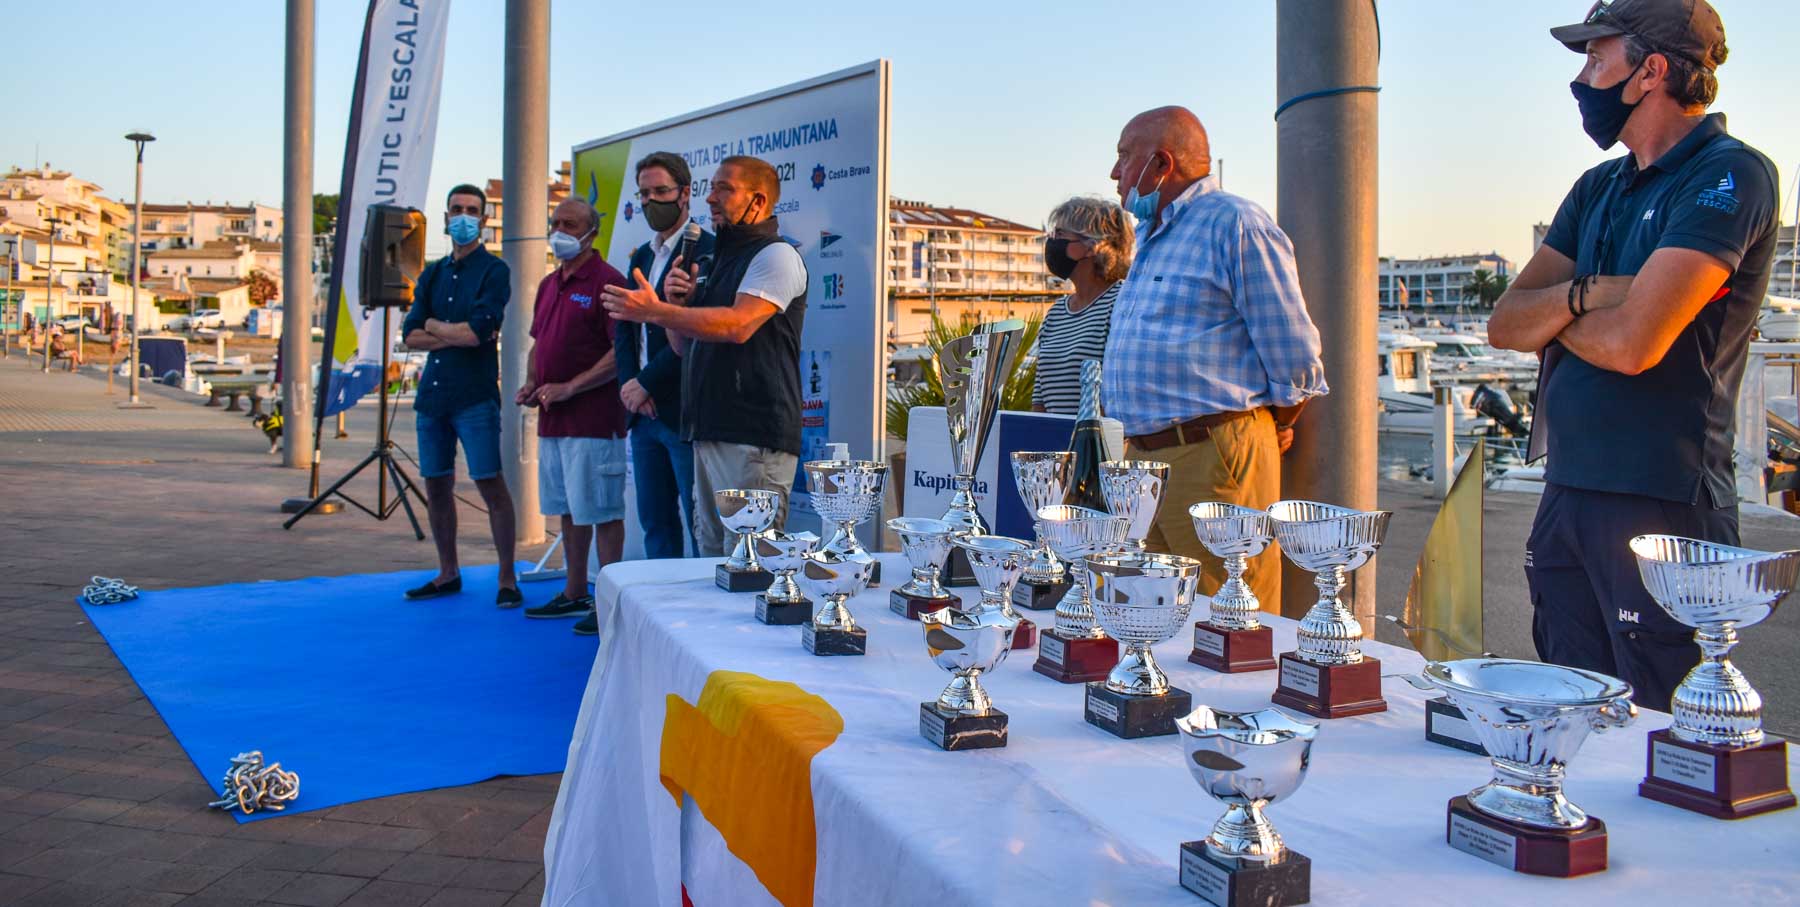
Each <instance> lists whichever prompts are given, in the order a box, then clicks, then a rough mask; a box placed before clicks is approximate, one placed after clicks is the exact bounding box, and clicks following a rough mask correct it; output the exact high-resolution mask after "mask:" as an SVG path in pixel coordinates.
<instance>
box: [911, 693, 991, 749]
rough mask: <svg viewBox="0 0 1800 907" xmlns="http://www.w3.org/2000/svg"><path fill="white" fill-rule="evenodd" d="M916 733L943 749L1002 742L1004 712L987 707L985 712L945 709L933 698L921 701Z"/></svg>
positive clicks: (981, 747) (987, 745) (988, 745)
mask: <svg viewBox="0 0 1800 907" xmlns="http://www.w3.org/2000/svg"><path fill="white" fill-rule="evenodd" d="M919 736H921V737H924V738H925V739H926V740H929V741H931V742H932V743H935V744H937V747H938V749H941V750H944V751H946V752H955V751H957V750H981V749H992V748H993V747H997V746H1005V745H1006V713H1005V712H1002V711H1000V710H999V709H988V713H987V714H986V715H962V714H958V713H956V712H946V711H944V710H942V709H940V708H938V704H937V703H935V702H921V703H919Z"/></svg>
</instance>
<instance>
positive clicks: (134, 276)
mask: <svg viewBox="0 0 1800 907" xmlns="http://www.w3.org/2000/svg"><path fill="white" fill-rule="evenodd" d="M125 140H126V141H128V142H131V143H132V144H134V145H136V146H137V197H136V200H135V201H134V202H133V203H132V211H131V399H130V400H128V401H126V402H124V403H121V404H119V406H120V408H121V409H140V408H148V407H149V404H147V403H143V402H141V401H139V400H138V373H139V372H140V371H142V367H141V366H139V365H138V332H139V331H141V330H142V327H141V326H142V325H143V323H144V321H143V312H142V311H140V310H139V309H138V283H139V281H140V280H141V278H142V276H143V267H142V266H141V265H140V264H139V262H140V257H141V256H142V255H143V254H144V242H143V228H144V145H145V144H147V143H149V142H154V141H156V136H153V135H151V134H150V133H148V132H133V133H131V134H130V135H127V136H125Z"/></svg>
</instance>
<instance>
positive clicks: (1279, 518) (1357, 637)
mask: <svg viewBox="0 0 1800 907" xmlns="http://www.w3.org/2000/svg"><path fill="white" fill-rule="evenodd" d="M1393 515H1394V514H1393V513H1392V512H1391V511H1387V510H1368V511H1363V510H1352V509H1350V508H1348V507H1338V506H1335V505H1332V504H1319V503H1316V502H1313V501H1276V502H1275V503H1274V504H1271V505H1270V506H1269V518H1270V520H1271V521H1272V522H1273V523H1274V530H1275V539H1276V541H1278V542H1280V543H1281V553H1282V554H1284V555H1286V556H1287V559H1288V560H1290V561H1293V562H1294V566H1296V567H1299V568H1300V569H1302V570H1305V571H1307V572H1308V573H1311V574H1313V585H1314V586H1317V587H1318V589H1319V600H1318V601H1317V602H1314V603H1313V606H1312V608H1311V609H1309V610H1308V611H1307V612H1306V617H1304V618H1302V619H1301V621H1300V626H1299V628H1298V630H1297V631H1296V634H1295V635H1296V636H1297V637H1298V638H1299V642H1300V645H1299V654H1300V657H1301V658H1302V659H1304V660H1306V661H1310V662H1312V663H1313V664H1319V665H1348V664H1357V663H1359V662H1361V661H1362V658H1363V655H1362V638H1363V630H1362V624H1361V623H1360V622H1358V621H1357V619H1356V616H1355V615H1354V614H1352V613H1351V612H1350V609H1349V608H1346V607H1344V603H1343V601H1342V600H1340V599H1339V598H1338V596H1339V594H1341V593H1342V592H1343V591H1344V582H1345V578H1346V576H1347V575H1348V574H1349V572H1350V571H1352V570H1355V569H1356V568H1358V567H1361V566H1362V565H1364V564H1366V563H1368V562H1369V558H1371V557H1374V556H1375V552H1376V551H1377V550H1378V549H1379V548H1381V543H1382V541H1383V540H1384V539H1385V538H1387V526H1388V520H1389V519H1390V518H1392V517H1393Z"/></svg>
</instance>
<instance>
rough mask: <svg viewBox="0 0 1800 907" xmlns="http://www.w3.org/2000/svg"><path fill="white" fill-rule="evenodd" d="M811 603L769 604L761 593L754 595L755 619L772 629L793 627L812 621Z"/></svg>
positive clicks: (802, 601) (801, 601)
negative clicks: (772, 627)
mask: <svg viewBox="0 0 1800 907" xmlns="http://www.w3.org/2000/svg"><path fill="white" fill-rule="evenodd" d="M813 610H814V608H813V603H812V602H809V601H806V600H804V599H802V600H800V601H797V602H770V601H769V597H768V596H767V595H764V594H762V593H760V592H759V593H757V594H756V619H757V620H760V621H762V622H763V623H765V624H768V625H770V626H774V627H795V626H799V625H800V624H803V623H806V622H807V621H808V620H810V619H812V616H813Z"/></svg>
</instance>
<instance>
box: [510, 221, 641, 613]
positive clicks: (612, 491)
mask: <svg viewBox="0 0 1800 907" xmlns="http://www.w3.org/2000/svg"><path fill="white" fill-rule="evenodd" d="M599 226H600V217H599V215H598V214H597V213H596V212H595V211H594V206H593V205H590V204H588V203H587V202H586V201H583V200H581V199H578V198H570V199H566V200H565V201H563V203H562V204H560V205H557V206H556V211H555V212H554V213H553V214H552V215H551V219H550V252H551V254H553V255H555V256H556V259H557V261H559V262H560V263H561V264H559V265H558V266H557V268H556V270H554V271H552V272H550V273H549V274H548V275H546V276H545V277H544V279H543V281H542V282H540V283H539V284H538V290H537V310H536V312H535V313H534V315H533V316H532V320H531V338H532V341H533V345H532V349H531V355H530V356H528V357H527V358H526V361H527V362H528V363H529V365H528V367H527V373H526V377H525V386H524V387H522V388H520V389H519V393H518V396H517V397H516V398H515V399H516V401H517V402H518V403H519V405H521V406H537V407H539V408H540V412H539V414H538V500H539V507H538V509H539V510H540V511H541V512H542V513H543V514H544V515H545V516H555V517H559V518H560V519H561V520H562V542H563V558H564V562H565V563H566V564H567V565H568V568H569V576H568V579H567V580H566V581H565V582H564V584H563V591H561V592H559V593H557V595H556V597H555V598H553V599H551V600H550V601H549V602H548V603H547V604H544V605H540V606H538V607H536V608H527V609H525V616H526V617H535V618H557V617H575V616H577V615H583V614H585V615H586V617H585V618H584V619H583V620H581V621H579V622H578V623H576V625H575V632H576V633H579V634H582V635H584V636H591V635H593V634H595V633H597V632H599V627H598V626H597V622H596V621H595V618H594V614H593V609H594V599H593V597H592V596H590V595H588V591H587V576H588V570H587V560H588V545H589V544H590V543H592V542H595V541H596V536H597V537H598V544H597V545H596V548H597V549H598V552H599V556H600V562H601V563H602V564H610V563H613V562H614V561H617V560H618V559H619V556H620V553H621V551H622V549H623V548H624V545H625V523H624V519H625V406H624V404H623V403H621V402H619V385H618V380H617V374H618V369H617V367H616V366H615V364H614V362H613V338H614V336H615V335H616V334H617V327H616V326H615V323H614V321H613V319H612V316H610V315H608V314H607V313H606V308H605V307H604V306H602V305H601V304H600V288H601V287H604V286H619V287H622V286H625V278H624V276H623V275H621V274H620V273H619V272H618V271H617V270H615V269H614V268H613V267H612V266H611V265H609V264H607V263H606V261H605V260H604V259H602V258H601V257H600V253H599V252H597V251H595V249H594V236H595V234H597V233H598V232H599Z"/></svg>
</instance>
